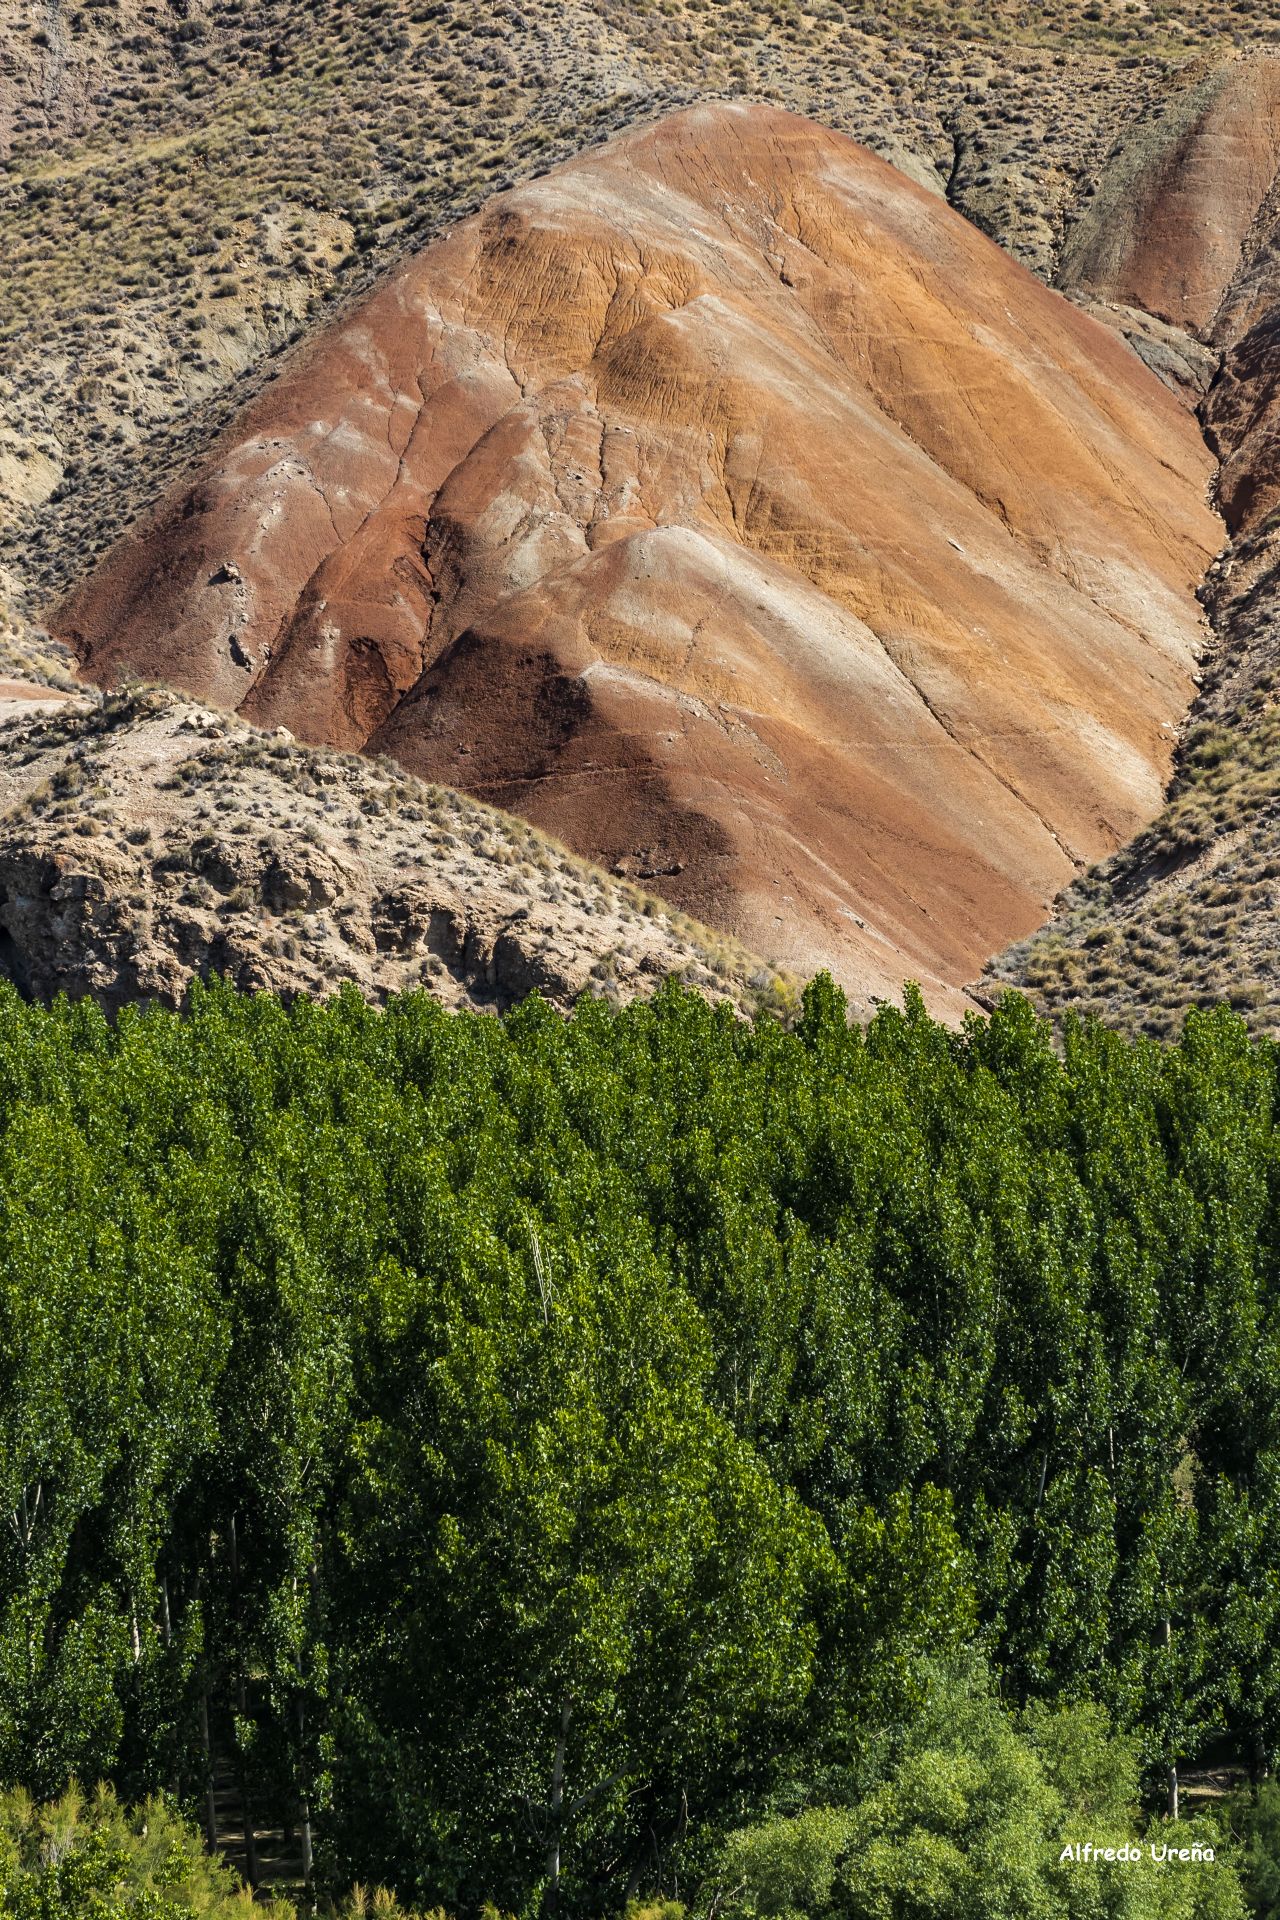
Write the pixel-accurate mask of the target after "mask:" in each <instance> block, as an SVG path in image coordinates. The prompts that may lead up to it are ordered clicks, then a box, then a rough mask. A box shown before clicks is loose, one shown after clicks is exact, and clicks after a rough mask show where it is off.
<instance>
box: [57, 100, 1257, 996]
mask: <svg viewBox="0 0 1280 1920" xmlns="http://www.w3.org/2000/svg"><path fill="white" fill-rule="evenodd" d="M1211 470H1212V468H1211V461H1210V459H1209V456H1208V454H1207V452H1206V450H1205V448H1204V445H1203V442H1202V440H1201V437H1200V434H1199V432H1198V430H1197V428H1196V425H1195V422H1194V419H1193V418H1192V417H1191V416H1190V414H1189V413H1188V412H1187V410H1186V408H1185V406H1184V405H1183V404H1182V403H1181V402H1180V400H1179V399H1178V398H1177V397H1175V395H1174V393H1173V392H1172V391H1171V390H1170V388H1169V387H1167V386H1166V385H1164V384H1162V383H1161V381H1160V380H1158V379H1157V378H1156V377H1155V375H1154V374H1152V373H1150V372H1149V371H1148V370H1147V369H1146V368H1145V367H1144V366H1143V365H1142V364H1141V362H1140V361H1139V359H1138V358H1137V357H1136V356H1135V355H1134V354H1133V353H1132V352H1130V350H1129V349H1128V348H1127V347H1126V346H1125V345H1124V344H1123V343H1122V342H1121V341H1120V340H1119V339H1118V338H1117V337H1116V335H1115V333H1114V332H1113V331H1111V330H1110V329H1109V328H1107V327H1105V326H1103V325H1101V324H1099V323H1098V322H1096V321H1095V320H1093V319H1091V318H1089V317H1087V316H1086V315H1084V314H1082V313H1081V312H1080V311H1079V310H1078V309H1077V308H1076V307H1074V306H1073V305H1071V304H1070V303H1069V302H1067V301H1066V300H1064V299H1063V298H1061V297H1060V296H1059V295H1057V294H1054V293H1052V292H1051V291H1049V290H1048V289H1046V288H1045V287H1044V285H1043V284H1042V283H1041V282H1040V281H1039V280H1037V279H1036V278H1035V277H1034V276H1033V275H1032V274H1031V273H1029V272H1028V271H1027V270H1026V269H1024V268H1022V267H1020V266H1018V265H1017V264H1016V263H1015V262H1013V261H1012V260H1010V259H1009V257H1008V256H1007V255H1006V254H1004V253H1003V252H1002V251H1001V250H1000V249H999V248H998V247H996V246H995V245H994V244H993V243H992V242H990V241H988V240H987V239H986V238H985V237H984V236H983V235H982V234H980V233H979V232H978V231H977V230H976V229H975V228H974V227H972V226H971V225H970V224H969V223H968V222H966V221H965V220H963V219H962V218H961V217H960V216H959V215H958V214H956V213H955V212H954V211H953V210H952V209H951V208H950V207H949V206H948V205H947V204H946V202H945V201H944V200H943V199H942V198H941V196H939V195H937V194H936V193H931V192H929V191H927V190H926V189H924V188H922V187H919V186H916V185H915V184H914V183H913V182H911V181H909V180H907V179H906V178H905V177H904V176H903V175H902V174H901V173H900V172H897V171H896V170H894V169H892V168H891V167H889V166H887V165H886V164H885V163H884V162H883V161H881V160H879V159H877V158H876V157H874V156H873V155H871V154H870V153H868V152H867V151H866V150H864V149H862V148H860V147H858V146H857V145H855V144H854V143H853V142H852V141H849V140H847V139H846V138H844V137H843V136H840V135H838V134H834V133H831V132H829V131H827V130H825V129H822V128H819V127H817V126H815V125H814V124H813V123H812V122H809V121H805V120H802V119H799V118H798V117H796V116H793V115H788V114H784V113H782V112H780V111H778V110H776V109H772V108H765V107H758V106H757V107H730V106H723V105H720V106H711V107H703V108H698V109H692V110H688V111H686V112H682V113H680V114H677V115H675V116H673V117H671V118H669V119H667V120H666V121H664V122H662V123H660V124H659V125H658V126H657V127H654V128H647V129H644V130H642V131H639V132H636V133H632V134H629V135H625V136H623V137H622V138H620V139H619V140H617V141H614V142H612V143H610V144H609V145H608V146H606V147H604V148H602V149H600V150H598V151H597V152H594V153H593V154H591V155H589V156H584V157H582V158H581V159H579V160H577V161H574V162H572V163H570V164H568V165H567V166H565V167H563V168H560V169H557V170H556V171H555V172H553V173H552V174H550V175H549V176H547V177H546V178H545V179H543V180H541V181H539V182H536V183H534V184H531V185H529V186H526V187H523V188H520V189H517V190H515V191H513V192H511V193H508V194H505V195H501V196H498V197H497V198H496V199H495V200H494V201H493V202H492V203H491V204H490V205H489V207H488V208H486V210H485V211H484V212H483V213H482V214H481V215H478V216H477V217H476V218H475V219H473V220H470V221H467V222H465V223H463V225H461V226H460V227H458V228H457V229H456V230H455V231H454V233H453V234H452V235H450V236H449V237H448V238H447V239H446V240H443V241H441V242H439V243H437V244H436V245H435V246H433V247H431V248H429V249H427V250H426V251H425V252H424V253H423V254H422V255H421V256H419V257H418V258H417V259H416V260H414V261H412V262H410V263H409V264H408V265H407V266H406V267H405V268H403V269H402V270H400V271H399V272H398V273H396V274H395V275H394V276H392V278H391V279H390V280H389V281H388V282H387V283H386V284H385V285H384V286H383V287H382V288H381V289H380V290H379V291H378V292H377V293H376V294H374V295H373V296H372V297H371V298H370V299H369V300H368V301H367V302H365V303H364V304H363V305H361V306H360V307H358V308H357V309H355V310H354V311H353V313H352V314H351V315H350V317H349V318H348V319H347V320H346V321H345V322H343V323H342V324H341V325H340V326H338V327H336V328H335V329H334V330H333V331H332V332H331V333H329V334H328V335H327V336H324V337H322V338H321V339H320V340H319V341H318V342H317V343H316V344H315V345H314V347H313V348H312V349H311V350H310V351H309V353H308V354H307V355H306V356H305V357H304V358H303V359H302V360H301V361H300V362H299V363H297V365H296V366H295V367H294V368H293V369H292V370H291V372H290V373H289V375H288V376H287V377H286V378H284V379H283V380H281V381H280V382H278V383H277V384H276V385H275V386H273V387H272V388H270V389H268V390H267V392H266V393H265V394H264V395H263V396H262V398H261V399H260V400H259V401H258V402H257V403H256V404H255V405H254V406H253V408H251V410H250V411H249V412H248V414H247V415H246V416H245V417H244V418H243V419H242V420H241V421H240V422H238V423H237V424H236V425H235V426H234V427H233V429H232V430H231V431H230V433H229V434H228V435H227V436H226V438H225V439H224V441H223V443H222V444H221V446H220V447H219V449H218V450H217V452H216V454H215V456H214V457H213V458H212V459H211V461H210V462H209V463H208V465H207V466H206V467H205V469H204V470H203V471H202V472H201V473H200V474H199V475H198V476H197V478H196V480H195V481H194V483H193V484H191V485H190V486H184V487H181V488H179V489H177V490H175V491H174V492H173V493H172V494H171V495H170V496H169V497H168V499H167V500H165V501H164V502H162V503H161V505H160V507H159V509H158V511H157V512H156V514H155V515H154V517H153V518H150V519H149V520H148V521H147V522H145V523H144V524H143V526H142V527H141V528H140V529H139V531H138V532H137V533H136V534H135V535H133V536H131V537H130V538H128V539H126V540H125V541H124V542H123V543H121V544H120V545H119V546H118V547H117V548H116V549H115V550H114V551H113V553H112V554H111V555H110V556H109V557H108V558H107V560H106V561H105V563H104V564H103V565H102V567H101V568H100V569H99V570H98V571H97V572H96V573H95V574H94V575H93V576H91V577H90V579H89V580H88V581H87V583H86V584H85V585H84V586H83V587H81V588H80V589H79V590H77V592H76V593H74V594H73V595H72V596H71V598H70V599H69V600H68V601H67V602H66V604H65V605H64V606H63V608H62V609H61V611H60V613H59V614H58V616H57V619H56V622H55V630H56V631H57V632H58V633H59V634H60V635H61V637H63V638H64V639H66V640H67V641H69V642H70V643H71V644H72V645H73V646H74V648H75V649H76V651H77V653H78V654H79V655H80V658H81V660H82V662H83V664H84V666H85V668H86V670H87V671H88V672H89V673H90V674H91V675H92V676H94V677H95V678H98V679H101V680H103V681H105V682H109V681H110V680H111V679H112V678H113V677H115V676H116V675H118V674H119V673H120V672H121V671H124V670H131V671H134V672H138V673H142V674H145V675H146V676H147V677H149V678H162V679H165V680H168V681H170V682H173V683H176V684H178V685H181V686H184V687H186V688H187V689H189V690H190V691H192V692H194V693H195V694H196V695H198V696H199V697H201V698H204V699H208V700H211V701H216V702H217V703H218V704H220V705H224V706H227V707H235V708H237V709H238V710H239V711H240V712H242V713H243V714H244V715H246V716H247V717H249V718H251V719H253V720H255V721H257V722H258V723H260V724H264V725H277V724H284V725H286V726H288V727H289V728H290V729H291V730H293V731H294V732H295V733H297V734H298V735H300V736H301V737H304V738H307V739H310V740H313V741H321V742H327V743H330V744H334V745H338V746H341V747H344V748H350V749H355V748H362V747H365V746H372V747H373V748H374V749H382V750H385V751H387V752H389V753H391V754H393V755H394V757H395V758H396V759H397V760H398V761H399V762H401V763H402V764H404V765H405V766H408V767H409V768H411V769H413V770H414V771H415V772H418V773H420V774H422V775H423V776H425V777H427V778H429V779H432V780H438V781H443V782H447V783H448V784H449V785H452V786H457V787H462V788H466V789H468V790H470V791H471V792H473V793H476V794H478V795H481V796H483V797H484V798H486V799H488V800H491V801H493V802H495V803H497V804H499V805H501V806H504V807H507V808H510V809H511V810H513V811H519V812H520V813H521V814H522V815H524V816H525V817H526V818H528V819H530V820H532V821H533V822H534V823H535V824H537V825H538V826H539V827H542V828H545V829H546V830H548V831H549V832H551V833H553V834H555V835H556V836H557V837H558V838H561V839H563V840H565V841H567V842H568V843H569V844H571V845H572V846H573V847H574V848H575V850H576V851H577V852H579V853H580V854H582V855H583V856H585V857H587V858H589V859H591V860H593V861H595V862H597V863H600V864H602V865H604V866H606V867H614V868H616V869H618V870H619V871H621V872H624V873H639V874H643V875H646V876H648V877H653V878H655V880H656V883H657V884H658V885H659V886H660V887H661V888H662V890H663V891H664V893H666V894H668V895H669V896H670V897H671V898H673V899H674V900H676V901H677V902H678V903H679V904H680V905H681V906H682V907H684V908H686V909H687V910H689V911H691V912H693V913H696V914H697V915H698V917H699V918H700V919H703V920H706V921H708V922H710V923H711V924H714V925H717V926H719V927H722V928H724V929H725V930H727V931H729V932H731V933H733V934H735V935H736V936H738V937H739V938H741V939H742V940H743V941H744V942H745V943H747V944H748V945H750V946H751V947H753V948H755V949H756V950H757V951H763V952H765V953H767V954H768V955H769V956H770V958H776V959H777V960H778V961H780V962H781V963H782V964H784V965H785V966H787V967H789V968H791V969H793V970H795V971H797V972H801V973H809V972H812V971H813V970H815V969H816V968H817V967H819V966H829V967H830V968H831V969H832V970H833V971H834V972H835V973H836V974H837V975H838V976H839V977H841V978H842V979H843V980H844V981H845V982H846V983H847V984H848V985H849V986H850V987H851V988H852V989H853V991H854V993H855V995H856V996H857V997H858V998H859V999H860V1000H861V1001H863V1002H864V1003H865V1002H866V1001H867V1000H868V999H869V997H870V996H871V995H874V994H889V993H893V992H895V991H896V990H897V989H898V988H899V987H900V985H901V981H902V979H903V977H904V975H909V976H912V977H916V978H920V979H921V980H922V981H923V982H924V983H925V984H926V985H927V986H928V987H930V988H931V989H932V990H933V994H934V999H935V1004H939V1005H950V1006H953V1007H954V1006H956V1005H958V1004H959V1003H960V996H959V994H958V992H957V989H958V988H959V987H960V986H961V985H962V983H963V982H964V981H965V980H968V979H971V978H972V977H973V975H974V973H975V972H976V971H977V969H978V968H979V967H980V965H981V963H982V961H983V960H984V959H985V957H986V956H987V954H989V953H990V952H991V951H992V950H993V949H994V948H996V947H998V946H1000V945H1001V944H1002V943H1003V942H1004V941H1006V940H1008V939H1010V938H1012V937H1015V936H1016V935H1018V934H1020V933H1024V932H1027V931H1029V930H1030V929H1031V928H1032V927H1034V926H1035V925H1036V924H1037V923H1038V921H1039V920H1040V919H1041V918H1042V917H1043V913H1044V910H1045V907H1046V904H1047V902H1048V901H1049V899H1050V898H1051V896H1052V895H1053V893H1054V892H1055V891H1056V890H1057V889H1058V888H1059V887H1060V886H1061V885H1063V884H1064V882H1065V881H1066V880H1068V879H1069V878H1070V877H1071V876H1072V874H1073V872H1074V871H1075V870H1076V869H1077V868H1078V867H1080V866H1082V865H1083V864H1085V863H1086V862H1088V861H1090V860H1093V859H1096V858H1098V857H1099V856H1101V855H1104V854H1106V853H1107V852H1109V851H1111V850H1113V849H1114V848H1115V847H1117V846H1118V845H1119V844H1120V843H1121V842H1122V841H1123V840H1124V839H1126V838H1127V837H1128V836H1129V834H1131V833H1132V832H1133V831H1134V829H1135V828H1136V827H1138V826H1140V825H1141V824H1142V823H1143V822H1144V821H1145V820H1147V819H1148V818H1150V816H1151V815H1152V813H1154V812H1155V810H1156V809H1157V807H1158V806H1159V803H1160V796H1161V791H1162V785H1163V781H1164V778H1165V775H1166V772H1167V769H1168V765H1169V757H1170V751H1171V739H1170V736H1171V732H1172V728H1173V725H1174V723H1175V722H1176V721H1177V719H1178V718H1179V716H1180V715H1181V713H1182V711H1183V710H1184V708H1185V705H1186V702H1187V699H1188V697H1189V694H1190V692H1191V687H1192V679H1191V675H1192V671H1193V668H1194V663H1195V658H1196V655H1197V652H1198V649H1199V647H1200V645H1201V644H1202V640H1203V634H1202V630H1201V625H1200V616H1199V610H1198V608H1197V606H1196V603H1195V601H1194V598H1193V588H1194V586H1195V584H1196V582H1197V581H1198V580H1199V578H1200V576H1201V574H1202V573H1203V570H1204V567H1205V565H1206V563H1207V561H1208V559H1209V557H1210V555H1211V554H1212V553H1213V552H1214V551H1215V550H1216V548H1217V546H1218V544H1219V539H1220V530H1219V525H1218V522H1217V520H1216V518H1215V516H1214V515H1213V514H1212V513H1211V511H1210V510H1209V509H1208V507H1207V506H1206V504H1205V493H1206V489H1207V486H1208V482H1209V478H1210V474H1211Z"/></svg>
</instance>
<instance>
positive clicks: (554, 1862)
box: [547, 1700, 573, 1913]
mask: <svg viewBox="0 0 1280 1920" xmlns="http://www.w3.org/2000/svg"><path fill="white" fill-rule="evenodd" d="M572 1718H573V1709H572V1707H571V1706H570V1705H569V1702H568V1701H567V1700H566V1701H565V1703H564V1705H563V1706H562V1707H561V1709H560V1737H559V1739H558V1740H557V1741H556V1758H555V1765H554V1766H553V1767H552V1769H551V1798H550V1800H549V1801H548V1802H547V1811H548V1813H549V1815H550V1824H551V1837H550V1839H549V1840H548V1842H547V1911H548V1912H549V1913H554V1912H555V1911H556V1908H557V1905H558V1904H559V1900H560V1822H561V1819H562V1818H563V1815H564V1753H565V1746H566V1743H567V1741H568V1738H569V1722H570V1720H571V1719H572Z"/></svg>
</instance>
